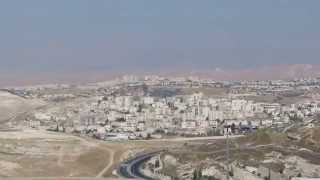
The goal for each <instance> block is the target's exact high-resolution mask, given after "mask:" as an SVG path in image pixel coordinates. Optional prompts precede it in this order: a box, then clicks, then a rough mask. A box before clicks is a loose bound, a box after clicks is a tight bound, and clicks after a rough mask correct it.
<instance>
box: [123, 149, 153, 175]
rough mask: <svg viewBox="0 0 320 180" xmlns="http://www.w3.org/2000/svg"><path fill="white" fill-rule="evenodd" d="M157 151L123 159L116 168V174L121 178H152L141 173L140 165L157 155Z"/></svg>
mask: <svg viewBox="0 0 320 180" xmlns="http://www.w3.org/2000/svg"><path fill="white" fill-rule="evenodd" d="M158 153H159V151H157V152H152V153H147V154H141V155H137V156H135V157H134V158H132V159H129V160H127V161H124V162H123V163H122V164H120V166H119V167H118V169H117V174H118V175H120V176H121V177H122V178H126V179H145V180H152V178H151V177H148V176H146V175H144V174H143V173H141V171H140V166H141V165H142V164H143V163H144V162H146V161H148V160H149V159H150V158H152V157H153V156H155V155H157V154H158Z"/></svg>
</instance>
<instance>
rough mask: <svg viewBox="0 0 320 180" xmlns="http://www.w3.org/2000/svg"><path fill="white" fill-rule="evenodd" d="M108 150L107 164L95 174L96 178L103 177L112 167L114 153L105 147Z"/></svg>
mask: <svg viewBox="0 0 320 180" xmlns="http://www.w3.org/2000/svg"><path fill="white" fill-rule="evenodd" d="M107 151H108V156H109V157H110V159H109V162H108V165H107V166H106V167H105V168H103V169H102V170H101V171H100V173H99V174H98V175H97V176H96V177H97V178H100V177H103V176H104V175H105V174H106V173H107V172H108V171H109V170H110V168H111V167H112V165H113V163H114V154H115V152H114V151H113V150H110V149H107Z"/></svg>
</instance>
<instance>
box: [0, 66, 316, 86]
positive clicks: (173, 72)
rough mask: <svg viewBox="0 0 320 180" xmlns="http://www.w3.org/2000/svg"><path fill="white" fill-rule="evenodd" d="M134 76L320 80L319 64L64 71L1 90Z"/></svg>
mask: <svg viewBox="0 0 320 180" xmlns="http://www.w3.org/2000/svg"><path fill="white" fill-rule="evenodd" d="M125 74H133V75H150V74H154V75H162V76H198V77H200V78H208V79H213V80H269V79H272V80H277V79H294V78H309V77H320V65H317V64H312V65H311V64H291V65H274V66H260V67H255V68H246V69H240V68H238V69H237V68H215V69H174V68H166V69H159V70H136V71H121V70H119V71H103V70H97V71H82V72H62V73H58V74H49V73H42V74H30V75H29V74H28V75H21V74H20V75H10V74H6V75H1V77H0V87H5V86H24V85H35V84H47V83H87V82H98V81H105V80H110V79H114V78H116V77H119V76H122V75H125Z"/></svg>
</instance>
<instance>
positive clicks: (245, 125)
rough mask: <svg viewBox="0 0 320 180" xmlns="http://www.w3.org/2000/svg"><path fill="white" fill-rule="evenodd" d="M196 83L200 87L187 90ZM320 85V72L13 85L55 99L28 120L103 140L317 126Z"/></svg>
mask: <svg viewBox="0 0 320 180" xmlns="http://www.w3.org/2000/svg"><path fill="white" fill-rule="evenodd" d="M190 88H192V89H193V90H194V91H193V92H190V93H188V94H187V93H185V94H183V93H179V91H181V89H182V90H185V89H190ZM203 89H209V90H210V89H220V90H223V91H224V92H223V94H221V95H218V96H210V94H209V95H208V94H204V93H203V92H201V90H203ZM319 89H320V79H319V78H317V79H299V80H291V81H254V82H248V81H243V82H242V81H241V82H215V81H210V80H200V79H199V78H196V77H190V78H185V79H183V78H163V77H159V76H146V77H142V78H139V77H137V76H124V77H122V79H121V80H119V79H117V80H115V81H110V82H103V83H96V84H90V85H86V86H78V87H72V86H70V85H50V86H42V87H41V86H39V87H25V88H21V89H9V91H12V92H13V93H15V94H17V95H20V96H22V97H24V98H30V99H34V98H37V99H42V100H44V101H48V102H51V105H49V106H48V107H46V108H42V109H40V110H38V111H34V112H33V113H31V114H29V116H27V118H26V119H25V121H24V124H23V125H24V126H29V127H30V128H46V129H50V130H54V131H61V132H67V133H79V134H81V135H88V136H92V137H96V138H99V139H102V140H110V139H113V140H116V139H132V140H134V139H146V138H162V137H170V136H212V135H223V134H225V133H226V132H227V131H226V128H228V127H230V128H231V129H232V131H231V133H232V134H246V133H250V132H253V131H255V130H256V129H261V128H272V129H274V130H276V131H286V129H287V128H288V127H291V126H296V125H301V126H307V127H313V126H314V122H313V121H314V116H315V115H317V113H319V112H320V95H319V92H320V91H318V90H319ZM291 96H292V97H294V96H301V97H303V98H302V99H299V100H298V101H296V102H292V103H283V102H281V100H282V99H284V98H287V99H292V98H290V97H291ZM247 97H250V98H251V99H250V98H247ZM252 97H253V98H252ZM255 97H256V99H254V98H255ZM259 97H270V98H272V97H276V98H278V100H279V101H277V100H273V101H269V102H267V101H266V100H261V101H259ZM55 104H59V107H57V106H55Z"/></svg>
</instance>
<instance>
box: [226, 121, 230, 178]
mask: <svg viewBox="0 0 320 180" xmlns="http://www.w3.org/2000/svg"><path fill="white" fill-rule="evenodd" d="M226 145H227V148H226V151H227V152H226V153H227V160H226V166H227V180H229V179H230V174H229V173H230V172H229V171H230V168H229V156H230V154H229V127H228V125H227V138H226Z"/></svg>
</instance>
